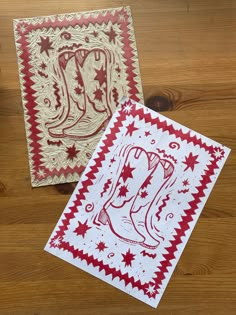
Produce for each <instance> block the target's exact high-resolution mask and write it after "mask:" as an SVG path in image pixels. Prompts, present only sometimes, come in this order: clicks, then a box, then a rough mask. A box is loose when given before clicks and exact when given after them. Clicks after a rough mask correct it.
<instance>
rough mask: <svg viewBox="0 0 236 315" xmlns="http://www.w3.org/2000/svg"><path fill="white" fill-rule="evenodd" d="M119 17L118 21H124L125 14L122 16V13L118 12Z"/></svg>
mask: <svg viewBox="0 0 236 315" xmlns="http://www.w3.org/2000/svg"><path fill="white" fill-rule="evenodd" d="M119 19H120V21H124V20H125V16H124V14H123V13H120V14H119Z"/></svg>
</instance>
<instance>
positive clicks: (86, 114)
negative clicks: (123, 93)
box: [46, 48, 112, 139]
mask: <svg viewBox="0 0 236 315" xmlns="http://www.w3.org/2000/svg"><path fill="white" fill-rule="evenodd" d="M111 61H112V60H111V53H110V52H109V51H108V50H106V49H104V50H103V49H100V48H93V49H90V50H88V49H82V48H79V49H77V50H75V51H71V50H67V51H64V52H63V53H61V54H60V55H59V57H58V69H59V71H57V77H58V76H59V77H60V81H61V82H62V89H61V95H62V96H63V99H64V100H65V102H64V104H62V103H60V105H59V106H60V109H59V112H60V116H59V117H57V120H56V121H55V122H50V123H47V124H46V126H47V128H48V132H49V135H50V136H52V137H56V138H64V137H68V138H72V139H85V138H89V137H91V136H93V135H95V134H96V133H97V132H99V131H100V130H101V129H102V128H103V126H104V124H105V123H106V122H107V121H108V120H109V119H110V117H111V115H112V109H111V96H110V93H109V90H110V87H109V82H110V81H109V80H110V77H109V76H110V75H111V71H109V67H110V64H111ZM55 95H56V98H57V100H58V98H60V95H59V94H58V91H57V94H55Z"/></svg>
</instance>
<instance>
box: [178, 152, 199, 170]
mask: <svg viewBox="0 0 236 315" xmlns="http://www.w3.org/2000/svg"><path fill="white" fill-rule="evenodd" d="M197 158H198V155H193V154H192V152H190V153H189V155H188V156H186V157H185V161H183V162H182V163H183V164H186V167H185V169H184V171H187V169H189V168H191V170H192V171H193V170H194V167H195V165H196V164H199V162H198V161H197Z"/></svg>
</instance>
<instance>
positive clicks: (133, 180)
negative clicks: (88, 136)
mask: <svg viewBox="0 0 236 315" xmlns="http://www.w3.org/2000/svg"><path fill="white" fill-rule="evenodd" d="M158 161H159V157H157V156H156V155H153V156H152V159H151V158H150V157H149V156H148V155H147V152H146V151H145V150H144V149H142V148H141V147H133V148H131V149H130V150H129V151H128V154H127V156H126V158H125V159H124V164H123V166H122V169H121V172H120V175H119V176H118V179H117V181H116V183H115V185H114V189H113V192H112V193H111V196H110V198H109V199H108V200H107V201H106V202H105V204H104V206H103V209H102V210H101V211H100V213H99V215H98V221H99V222H100V223H102V224H108V225H109V227H110V229H111V231H112V232H113V233H114V234H115V235H117V236H118V237H119V238H121V239H123V240H124V241H126V242H131V243H142V242H144V241H145V238H144V237H143V236H142V234H140V233H139V231H138V229H137V227H136V226H135V225H134V224H133V222H132V219H131V217H130V214H131V211H130V209H131V206H132V203H133V201H134V199H135V197H136V195H137V193H138V191H139V190H140V182H141V183H143V174H148V175H149V174H150V173H151V172H152V170H153V168H155V164H156V163H157V162H158Z"/></svg>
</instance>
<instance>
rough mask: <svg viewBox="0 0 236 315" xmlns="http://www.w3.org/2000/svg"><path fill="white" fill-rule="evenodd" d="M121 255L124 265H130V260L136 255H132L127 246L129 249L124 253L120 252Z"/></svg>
mask: <svg viewBox="0 0 236 315" xmlns="http://www.w3.org/2000/svg"><path fill="white" fill-rule="evenodd" d="M122 256H123V260H122V262H124V263H125V267H127V266H132V261H133V260H134V259H135V258H134V257H135V256H136V255H134V254H132V253H131V252H130V248H129V250H128V251H127V252H126V253H125V254H122Z"/></svg>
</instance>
